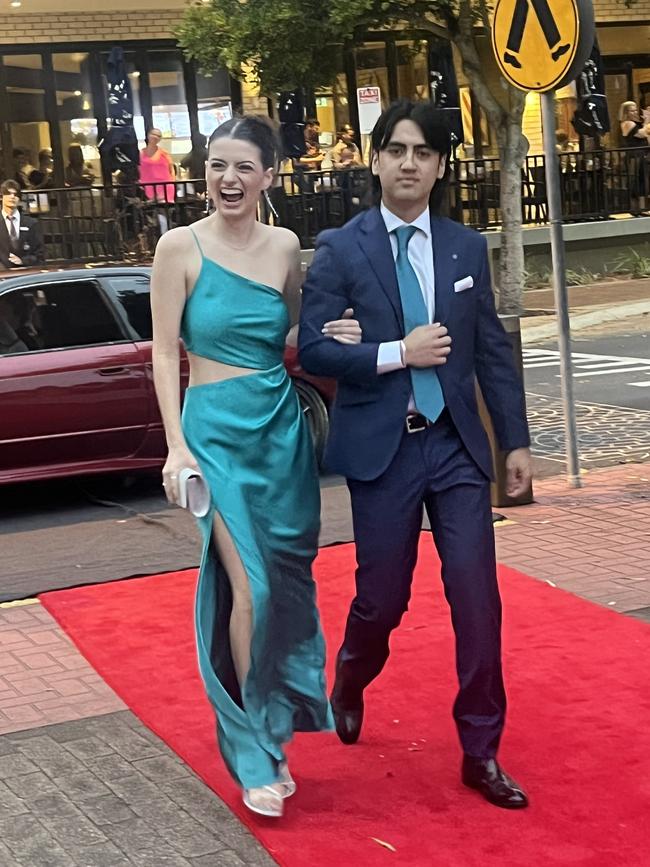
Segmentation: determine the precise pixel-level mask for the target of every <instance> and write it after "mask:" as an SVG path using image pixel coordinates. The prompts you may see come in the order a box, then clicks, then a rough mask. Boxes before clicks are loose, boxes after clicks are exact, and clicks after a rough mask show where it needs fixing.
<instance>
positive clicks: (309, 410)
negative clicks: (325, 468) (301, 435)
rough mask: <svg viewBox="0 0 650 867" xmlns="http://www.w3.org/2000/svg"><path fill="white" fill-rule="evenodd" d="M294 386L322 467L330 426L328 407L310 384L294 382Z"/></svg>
mask: <svg viewBox="0 0 650 867" xmlns="http://www.w3.org/2000/svg"><path fill="white" fill-rule="evenodd" d="M294 385H295V386H296V391H297V392H298V397H299V399H300V406H301V408H302V411H303V414H304V416H305V418H306V419H307V424H308V425H309V431H310V433H311V438H312V440H313V443H314V451H315V452H316V460H317V461H318V466H319V467H320V466H321V463H322V461H323V453H324V451H325V442H326V440H327V433H328V431H329V426H330V422H329V415H328V414H327V406H326V405H325V401H324V400H323V398H322V397H321V396H320V394H319V393H318V392H317V391H316V389H315V388H314V387H313V386H312V385H309V383H307V382H303V381H302V380H294Z"/></svg>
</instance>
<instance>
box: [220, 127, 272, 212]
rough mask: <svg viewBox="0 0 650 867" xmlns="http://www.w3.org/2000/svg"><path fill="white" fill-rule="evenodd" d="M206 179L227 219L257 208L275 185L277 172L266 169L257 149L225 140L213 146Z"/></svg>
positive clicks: (232, 139)
mask: <svg viewBox="0 0 650 867" xmlns="http://www.w3.org/2000/svg"><path fill="white" fill-rule="evenodd" d="M205 177H206V183H207V187H208V194H209V196H210V198H211V199H212V201H213V202H214V206H215V208H216V209H217V210H218V211H219V212H220V213H221V214H223V215H224V216H225V215H233V216H235V215H242V214H245V213H247V212H249V211H251V210H254V209H255V208H256V207H257V203H258V201H259V197H260V195H261V194H262V193H263V192H264V190H268V188H269V187H270V186H271V184H272V183H273V168H268V169H265V168H264V166H263V165H262V159H261V154H260V150H259V148H258V147H257V146H256V145H254V144H252V143H251V142H248V141H242V140H241V139H236V138H226V137H223V138H217V139H215V140H214V141H213V142H212V144H211V145H210V150H209V152H208V162H207V166H206V173H205Z"/></svg>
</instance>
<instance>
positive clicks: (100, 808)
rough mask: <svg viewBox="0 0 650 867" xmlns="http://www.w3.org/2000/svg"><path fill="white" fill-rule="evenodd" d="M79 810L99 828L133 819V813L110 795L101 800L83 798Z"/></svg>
mask: <svg viewBox="0 0 650 867" xmlns="http://www.w3.org/2000/svg"><path fill="white" fill-rule="evenodd" d="M79 809H80V810H82V811H83V813H85V815H86V816H88V818H89V819H90V820H91V822H94V823H95V825H99V827H101V826H102V825H113V824H114V823H116V822H125V821H127V819H134V818H135V813H134V812H133V810H132V809H131V808H130V807H129V806H128V804H126V803H125V802H124V801H123V800H122V799H121V798H118V797H117V795H112V794H111V795H105V796H102V797H101V798H84V800H83V801H80V802H79Z"/></svg>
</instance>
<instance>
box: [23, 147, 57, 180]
mask: <svg viewBox="0 0 650 867" xmlns="http://www.w3.org/2000/svg"><path fill="white" fill-rule="evenodd" d="M53 170H54V160H53V159H52V148H41V150H40V151H39V152H38V168H37V169H34V170H33V171H32V172H31V174H30V176H29V185H30V187H31V188H32V189H33V190H46V189H50V188H51V187H52V186H54V184H53V181H52V172H53Z"/></svg>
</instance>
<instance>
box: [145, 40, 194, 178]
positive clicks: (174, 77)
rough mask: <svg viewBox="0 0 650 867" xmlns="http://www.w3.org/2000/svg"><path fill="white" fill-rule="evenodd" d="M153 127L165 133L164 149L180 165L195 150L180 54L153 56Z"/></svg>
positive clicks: (151, 73)
mask: <svg viewBox="0 0 650 867" xmlns="http://www.w3.org/2000/svg"><path fill="white" fill-rule="evenodd" d="M149 85H150V87H151V104H152V111H153V125H154V126H155V127H158V129H159V130H160V131H161V132H162V134H163V138H162V141H161V142H160V146H161V147H162V148H164V149H165V150H166V151H167V152H168V153H169V154H171V157H172V160H173V161H174V163H176V164H177V165H178V164H179V163H180V161H181V160H182V159H183V157H184V156H185V155H186V154H187V153H188V152H189V151H190V149H191V147H192V142H191V137H190V115H189V111H188V110H187V97H186V96H185V80H184V77H183V64H182V62H181V57H180V54H179V53H178V52H175V51H152V52H150V53H149Z"/></svg>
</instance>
